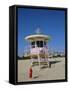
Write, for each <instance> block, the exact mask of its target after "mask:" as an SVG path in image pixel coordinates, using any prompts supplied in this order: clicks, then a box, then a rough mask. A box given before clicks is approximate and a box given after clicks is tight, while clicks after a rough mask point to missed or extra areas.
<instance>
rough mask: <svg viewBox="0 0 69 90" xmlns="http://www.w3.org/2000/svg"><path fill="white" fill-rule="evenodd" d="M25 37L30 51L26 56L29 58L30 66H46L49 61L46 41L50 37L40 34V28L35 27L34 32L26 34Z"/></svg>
mask: <svg viewBox="0 0 69 90" xmlns="http://www.w3.org/2000/svg"><path fill="white" fill-rule="evenodd" d="M25 39H26V40H28V41H29V43H30V52H29V54H28V56H29V57H30V59H31V66H36V65H39V67H40V68H41V66H46V67H48V66H49V61H48V46H47V43H48V41H49V39H50V37H49V36H48V35H44V34H42V33H41V32H40V29H39V28H37V30H36V34H34V35H29V36H26V37H25Z"/></svg>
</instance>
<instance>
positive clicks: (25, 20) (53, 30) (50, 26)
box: [18, 8, 65, 56]
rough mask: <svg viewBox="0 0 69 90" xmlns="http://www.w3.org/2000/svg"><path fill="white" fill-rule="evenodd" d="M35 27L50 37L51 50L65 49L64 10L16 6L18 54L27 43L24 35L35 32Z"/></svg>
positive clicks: (49, 45)
mask: <svg viewBox="0 0 69 90" xmlns="http://www.w3.org/2000/svg"><path fill="white" fill-rule="evenodd" d="M37 28H40V31H41V32H42V33H43V34H45V35H49V36H50V37H51V40H50V41H49V42H48V47H49V49H50V50H53V51H60V52H63V51H64V49H65V12H64V11H61V10H48V9H28V8H18V56H22V55H23V52H24V50H25V47H26V46H27V45H28V43H27V41H26V40H25V37H26V36H28V35H31V34H35V32H36V30H37Z"/></svg>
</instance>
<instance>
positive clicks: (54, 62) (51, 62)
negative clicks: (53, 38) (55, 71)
mask: <svg viewBox="0 0 69 90" xmlns="http://www.w3.org/2000/svg"><path fill="white" fill-rule="evenodd" d="M59 62H61V61H49V68H51V66H52V65H53V64H56V63H59Z"/></svg>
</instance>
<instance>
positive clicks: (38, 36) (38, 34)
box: [25, 28, 50, 41]
mask: <svg viewBox="0 0 69 90" xmlns="http://www.w3.org/2000/svg"><path fill="white" fill-rule="evenodd" d="M25 39H26V40H29V41H31V40H33V41H34V40H37V39H41V40H49V39H50V37H49V36H48V35H44V34H42V33H41V32H40V28H37V29H36V34H33V35H29V36H26V37H25Z"/></svg>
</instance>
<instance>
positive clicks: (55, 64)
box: [18, 57, 65, 82]
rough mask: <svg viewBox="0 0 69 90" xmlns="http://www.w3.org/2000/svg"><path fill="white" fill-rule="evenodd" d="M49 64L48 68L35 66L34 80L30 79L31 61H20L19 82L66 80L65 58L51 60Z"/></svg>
mask: <svg viewBox="0 0 69 90" xmlns="http://www.w3.org/2000/svg"><path fill="white" fill-rule="evenodd" d="M49 62H50V67H47V68H42V69H40V68H39V66H34V67H33V68H32V70H33V73H32V78H29V68H30V63H31V60H18V82H26V81H41V80H60V79H65V58H64V57H61V58H59V57H58V58H49Z"/></svg>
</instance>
